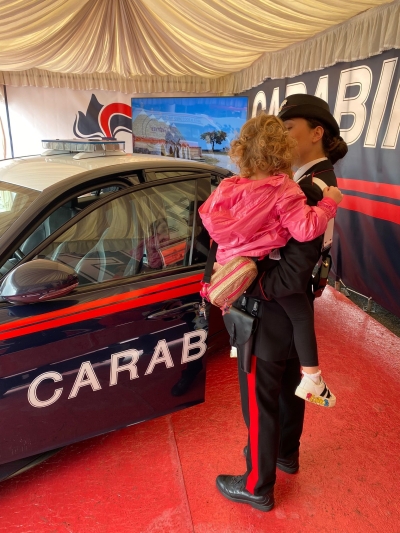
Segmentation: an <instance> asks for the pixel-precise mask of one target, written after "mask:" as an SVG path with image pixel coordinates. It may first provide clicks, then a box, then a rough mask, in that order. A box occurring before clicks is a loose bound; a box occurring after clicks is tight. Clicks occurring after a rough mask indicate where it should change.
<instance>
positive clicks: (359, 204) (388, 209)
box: [339, 194, 400, 224]
mask: <svg viewBox="0 0 400 533" xmlns="http://www.w3.org/2000/svg"><path fill="white" fill-rule="evenodd" d="M339 208H342V209H348V210H350V211H357V212H358V213H362V214H363V215H368V216H370V217H374V218H380V219H381V220H387V221H388V222H393V223H394V224H400V205H393V204H389V203H387V202H378V201H377V200H369V199H368V198H360V197H359V196H350V195H348V194H346V195H345V196H343V200H342V202H341V203H340V204H339Z"/></svg>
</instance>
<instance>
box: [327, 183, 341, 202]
mask: <svg viewBox="0 0 400 533" xmlns="http://www.w3.org/2000/svg"><path fill="white" fill-rule="evenodd" d="M322 194H323V195H324V198H332V200H334V201H335V202H336V203H337V204H340V202H341V201H342V200H343V194H342V193H341V192H340V191H339V189H338V188H337V187H325V189H324V190H323V191H322Z"/></svg>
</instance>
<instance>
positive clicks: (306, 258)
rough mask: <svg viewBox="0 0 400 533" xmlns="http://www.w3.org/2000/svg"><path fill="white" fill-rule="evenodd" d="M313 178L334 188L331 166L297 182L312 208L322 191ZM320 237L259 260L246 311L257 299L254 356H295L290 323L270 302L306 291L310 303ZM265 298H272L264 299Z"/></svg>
mask: <svg viewBox="0 0 400 533" xmlns="http://www.w3.org/2000/svg"><path fill="white" fill-rule="evenodd" d="M313 174H314V175H315V176H316V177H318V178H319V179H321V180H322V181H324V182H325V183H326V184H327V185H328V186H337V181H336V176H335V173H334V171H333V165H332V163H331V162H330V161H329V160H327V161H321V162H320V163H317V164H316V165H314V166H313V167H311V168H310V169H309V170H308V171H307V172H306V174H305V175H304V176H306V177H304V178H303V179H301V181H300V182H299V185H300V187H301V189H302V191H303V192H304V194H305V195H306V197H307V202H308V204H309V205H311V206H313V205H316V204H317V203H318V201H320V200H321V198H322V191H321V189H320V188H319V187H318V186H317V185H313V183H312V175H313ZM321 246H322V236H321V237H317V238H316V239H314V240H313V241H309V242H299V241H297V240H295V239H290V240H289V241H288V243H287V244H286V246H285V247H284V248H281V249H280V253H281V259H280V260H279V261H273V260H271V259H269V258H268V257H266V258H265V259H263V260H262V261H258V263H257V266H258V271H259V275H258V277H257V278H256V280H255V281H254V283H253V284H252V285H251V287H250V288H249V289H248V290H247V291H246V295H247V296H248V297H249V298H248V304H247V306H248V311H249V312H250V311H251V309H252V308H253V303H254V300H253V298H256V299H257V300H260V306H259V312H258V317H259V323H258V327H257V331H256V335H255V344H254V354H255V355H256V356H257V357H259V358H260V359H263V360H265V361H281V360H283V359H288V358H292V357H297V354H296V350H295V348H294V343H293V328H292V324H291V322H290V320H289V318H288V316H287V315H286V313H285V312H284V310H283V308H282V307H281V306H280V305H279V304H278V303H277V302H276V301H275V300H274V299H273V298H279V297H283V296H287V295H289V294H292V293H293V292H304V291H306V293H307V295H308V297H309V299H310V302H312V301H313V295H312V290H311V275H312V272H313V269H314V267H315V265H316V263H317V262H318V259H319V258H320V255H321ZM266 298H271V300H267V299H266Z"/></svg>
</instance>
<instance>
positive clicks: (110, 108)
mask: <svg viewBox="0 0 400 533" xmlns="http://www.w3.org/2000/svg"><path fill="white" fill-rule="evenodd" d="M113 115H124V116H125V117H128V118H131V117H132V108H131V106H130V105H128V104H121V103H113V104H108V105H106V106H105V107H103V109H102V110H101V111H100V116H99V123H100V126H101V128H102V130H103V131H104V134H105V136H106V137H111V136H112V134H111V130H110V119H111V117H112V116H113Z"/></svg>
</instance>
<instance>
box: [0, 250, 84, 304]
mask: <svg viewBox="0 0 400 533" xmlns="http://www.w3.org/2000/svg"><path fill="white" fill-rule="evenodd" d="M78 283H79V282H78V275H77V273H76V272H75V270H73V269H72V268H71V267H69V266H67V265H64V264H62V263H59V262H57V261H50V260H49V259H34V260H33V261H29V262H28V263H24V264H23V265H20V266H18V267H17V268H15V269H14V270H12V271H11V272H10V273H9V274H8V275H7V276H6V277H5V278H4V280H3V282H2V284H1V286H0V296H1V298H2V299H3V300H6V301H7V302H9V303H11V304H17V305H21V304H28V303H36V302H43V301H44V300H51V299H52V298H57V297H59V296H66V295H67V294H69V293H70V292H71V291H73V290H74V289H75V288H76V287H77V286H78Z"/></svg>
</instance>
